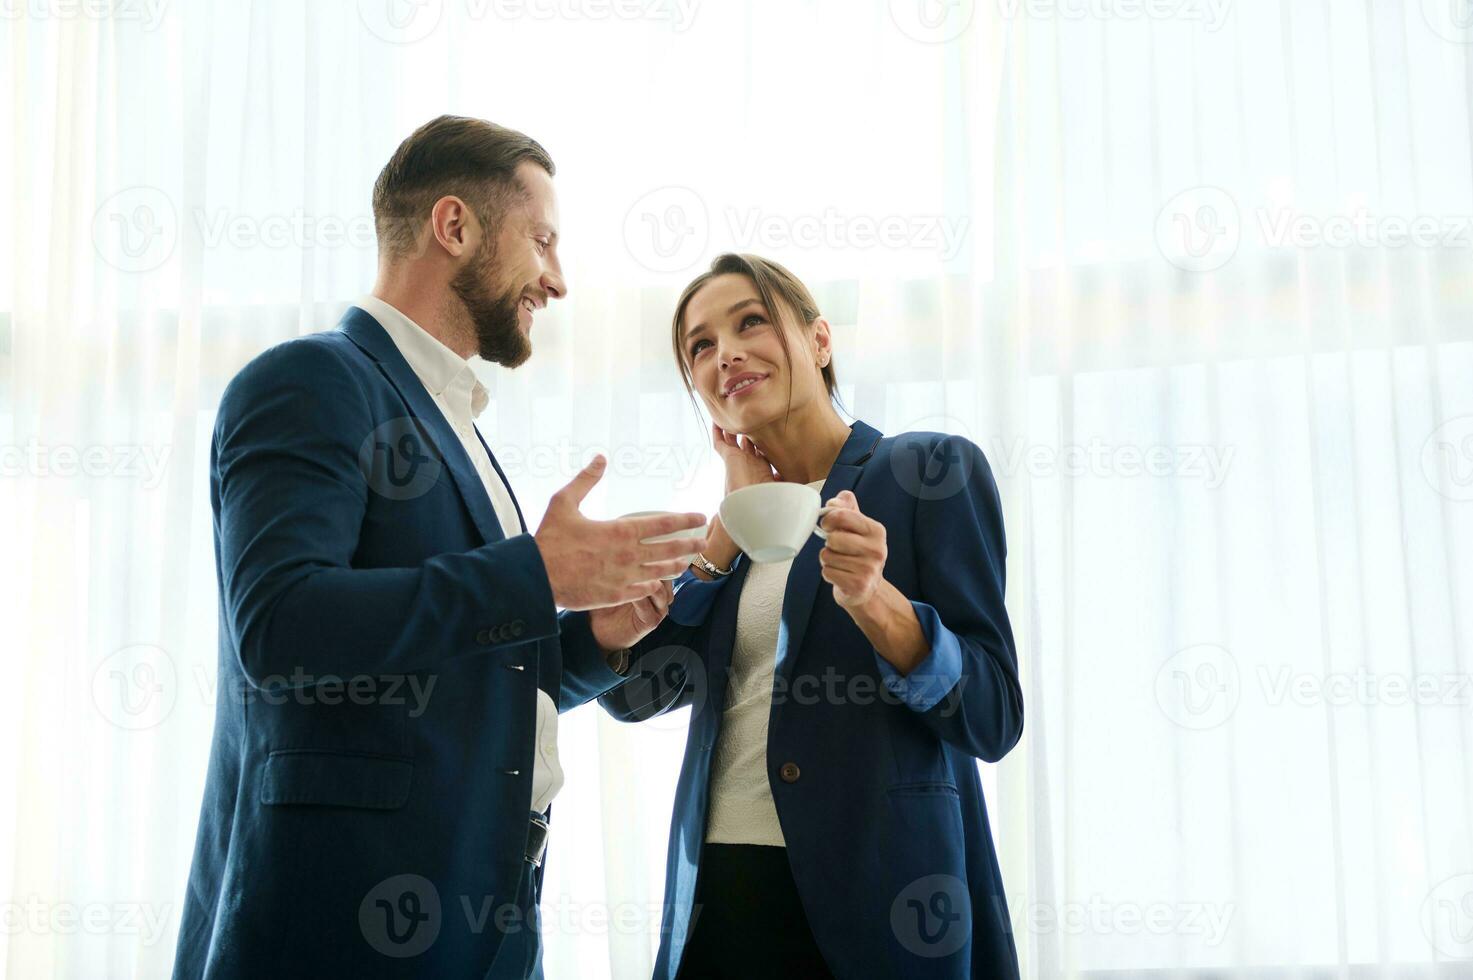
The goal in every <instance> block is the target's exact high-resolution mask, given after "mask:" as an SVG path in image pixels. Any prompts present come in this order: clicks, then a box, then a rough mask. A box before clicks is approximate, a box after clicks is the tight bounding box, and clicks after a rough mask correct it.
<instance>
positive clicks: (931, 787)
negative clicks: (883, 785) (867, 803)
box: [886, 780, 961, 799]
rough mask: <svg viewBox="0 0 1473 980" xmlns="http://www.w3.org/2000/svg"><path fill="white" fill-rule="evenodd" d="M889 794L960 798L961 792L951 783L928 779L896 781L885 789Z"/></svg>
mask: <svg viewBox="0 0 1473 980" xmlns="http://www.w3.org/2000/svg"><path fill="white" fill-rule="evenodd" d="M886 792H887V793H889V794H890V795H891V796H947V797H950V798H952V799H960V798H961V794H960V793H959V792H957V788H956V787H955V786H954V785H952V784H951V783H946V782H941V781H940V780H929V781H926V782H919V783H897V784H896V785H894V786H891V787H890V788H889V789H888V790H886Z"/></svg>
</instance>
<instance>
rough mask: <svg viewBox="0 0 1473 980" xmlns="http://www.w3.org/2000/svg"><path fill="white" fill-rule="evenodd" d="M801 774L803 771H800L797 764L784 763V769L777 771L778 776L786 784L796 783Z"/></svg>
mask: <svg viewBox="0 0 1473 980" xmlns="http://www.w3.org/2000/svg"><path fill="white" fill-rule="evenodd" d="M800 772H801V770H799V769H798V764H797V763H796V762H784V763H783V767H782V768H781V769H779V770H778V771H777V774H778V775H779V776H781V777H782V781H783V782H785V783H796V782H797V781H798V776H799V774H800Z"/></svg>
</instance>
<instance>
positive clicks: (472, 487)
mask: <svg viewBox="0 0 1473 980" xmlns="http://www.w3.org/2000/svg"><path fill="white" fill-rule="evenodd" d="M338 329H340V330H342V331H343V332H344V333H346V334H347V335H348V337H349V339H351V340H352V341H353V343H355V344H357V345H358V346H359V347H360V348H362V349H363V351H364V353H366V354H368V356H369V357H372V358H373V359H374V360H375V361H377V362H378V363H379V364H380V365H381V366H382V367H383V369H384V373H385V374H387V375H388V377H389V381H390V382H391V383H392V384H393V385H394V387H395V388H396V389H398V391H399V394H400V396H402V397H403V399H404V400H405V402H407V403H408V404H409V408H410V410H411V411H412V412H413V413H414V417H415V418H416V419H418V420H419V421H420V423H421V424H422V425H424V426H425V428H426V430H427V431H428V433H429V436H430V439H431V440H432V441H433V442H434V444H435V450H436V452H438V453H439V456H440V459H441V460H443V461H444V463H445V468H446V469H448V470H449V471H450V476H451V477H452V478H453V479H454V481H455V486H456V489H457V490H459V491H460V496H461V499H462V500H464V501H465V505H466V509H467V510H469V511H470V515H471V520H473V521H474V522H475V524H476V530H477V531H479V532H480V533H481V541H482V543H484V544H491V543H492V542H495V541H500V540H502V538H504V537H505V535H504V534H502V531H501V521H499V520H498V519H497V517H496V509H495V508H494V507H492V506H491V498H490V496H489V495H488V494H487V493H486V485H485V484H484V483H482V482H481V475H480V474H479V473H477V472H476V467H475V465H474V464H473V463H472V462H471V459H470V457H469V456H467V455H466V452H465V446H464V445H463V444H462V443H461V441H460V438H459V437H458V436H457V435H456V434H455V430H454V429H452V428H450V423H449V422H447V421H446V420H445V413H444V412H442V411H440V406H438V405H436V404H435V400H434V399H433V398H431V397H430V393H429V392H428V391H426V390H425V386H424V383H423V382H421V381H420V380H419V376H418V375H416V374H415V373H414V369H413V368H411V367H410V366H409V362H408V361H406V360H404V355H403V354H401V353H399V348H398V346H396V345H395V343H394V340H393V338H392V337H390V336H389V334H388V331H386V330H385V329H384V328H383V327H382V326H381V325H380V324H379V322H378V321H377V320H375V319H374V318H373V316H372V314H370V313H369V312H368V311H366V310H363V309H360V308H359V307H356V306H350V307H348V310H347V312H346V313H344V314H343V319H342V320H341V321H340V322H339V323H338ZM483 445H484V444H483ZM488 452H489V450H488ZM497 472H498V473H499V472H500V469H499V468H498V470H497ZM517 514H518V516H519V517H520V515H521V510H520V508H519V509H518V511H517Z"/></svg>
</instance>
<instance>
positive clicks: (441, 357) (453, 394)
mask: <svg viewBox="0 0 1473 980" xmlns="http://www.w3.org/2000/svg"><path fill="white" fill-rule="evenodd" d="M354 305H355V306H357V307H358V308H359V309H362V310H364V311H365V312H367V313H368V314H370V315H371V316H372V317H373V318H374V319H375V320H377V321H378V322H379V325H380V326H382V327H383V328H384V330H385V332H387V333H388V335H389V339H390V340H392V341H393V342H394V346H395V347H397V348H399V353H400V354H403V355H404V360H405V361H407V362H408V363H409V367H410V369H411V370H413V371H414V374H415V376H416V377H418V378H419V380H420V383H421V384H423V385H424V386H425V390H426V391H428V392H429V393H430V394H431V395H432V396H434V397H435V398H445V399H447V400H448V401H449V402H450V403H451V404H452V405H454V406H455V407H456V408H457V410H459V409H462V408H463V409H465V410H466V411H468V412H469V414H470V417H471V418H475V417H477V416H478V415H480V414H481V412H482V411H484V410H485V408H486V405H487V403H488V402H490V400H491V396H490V393H489V392H487V390H486V386H485V385H483V384H481V381H480V379H479V378H477V377H476V372H475V371H473V370H471V366H470V362H469V361H467V360H466V359H465V358H463V357H461V356H460V355H459V354H457V353H455V351H453V350H451V349H450V348H449V347H446V346H445V345H444V344H442V343H441V342H440V341H439V340H438V339H436V338H435V337H434V336H432V335H431V334H430V333H429V332H427V331H426V330H425V329H424V327H421V326H420V325H419V324H417V323H415V322H414V321H413V320H411V319H409V317H407V316H405V315H404V314H403V313H402V312H400V311H399V310H398V309H397V308H396V307H393V306H391V305H389V304H388V303H386V302H384V301H383V300H381V299H379V298H378V297H377V296H372V295H369V296H363V297H361V298H360V299H359V300H358V301H357V302H356V303H355V304H354Z"/></svg>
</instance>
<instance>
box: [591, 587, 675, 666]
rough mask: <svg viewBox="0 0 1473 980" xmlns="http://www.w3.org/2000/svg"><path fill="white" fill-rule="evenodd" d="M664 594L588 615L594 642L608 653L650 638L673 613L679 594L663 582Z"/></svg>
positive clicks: (605, 608) (659, 593) (661, 589)
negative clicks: (675, 599) (676, 596)
mask: <svg viewBox="0 0 1473 980" xmlns="http://www.w3.org/2000/svg"><path fill="white" fill-rule="evenodd" d="M660 586H661V588H660V591H659V592H656V593H655V594H654V595H652V596H645V597H644V598H643V599H635V600H634V601H633V602H626V603H624V604H623V605H621V606H605V607H604V608H602V609H595V610H593V611H592V612H590V613H589V614H588V626H589V628H590V629H591V630H592V631H593V639H594V641H595V642H597V643H598V645H599V649H601V650H603V651H604V652H605V653H612V652H614V651H615V650H627V649H629V648H630V647H632V646H634V644H636V643H638V642H639V641H640V640H642V639H644V638H645V637H646V636H648V635H649V633H650V630H652V629H654V628H655V627H656V626H659V625H660V621H661V620H662V619H664V618H665V615H666V613H668V612H669V611H670V601H671V600H672V599H674V598H675V592H674V589H673V587H672V586H671V584H670V583H669V582H661V583H660Z"/></svg>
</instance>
